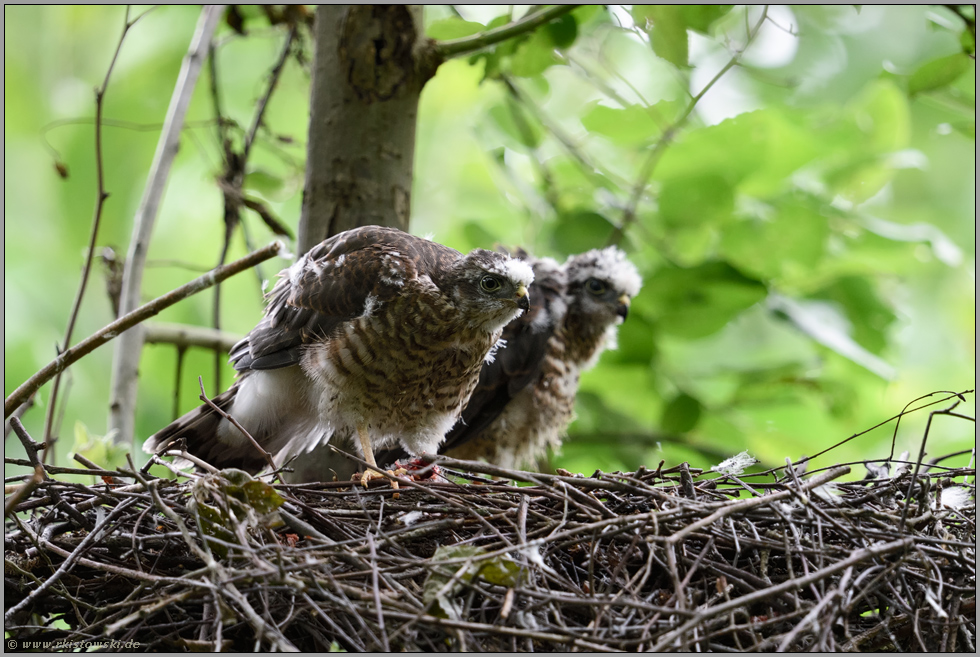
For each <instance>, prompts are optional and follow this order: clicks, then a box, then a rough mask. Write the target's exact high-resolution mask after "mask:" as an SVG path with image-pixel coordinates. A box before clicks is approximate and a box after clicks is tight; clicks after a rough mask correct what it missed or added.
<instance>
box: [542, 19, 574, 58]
mask: <svg viewBox="0 0 980 657" xmlns="http://www.w3.org/2000/svg"><path fill="white" fill-rule="evenodd" d="M541 29H542V30H543V31H544V35H545V36H546V37H547V38H548V39H549V40H550V41H551V44H552V45H553V46H554V47H555V48H559V49H565V48H568V47H569V46H571V45H572V44H573V43H575V39H576V38H577V37H578V22H577V21H576V20H575V16H573V15H572V14H571V13H568V14H565V15H564V16H561V17H559V18H558V19H557V20H553V21H551V22H550V23H548V24H546V25H544V26H543V27H542V28H541Z"/></svg>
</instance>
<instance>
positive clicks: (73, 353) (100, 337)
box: [3, 241, 283, 418]
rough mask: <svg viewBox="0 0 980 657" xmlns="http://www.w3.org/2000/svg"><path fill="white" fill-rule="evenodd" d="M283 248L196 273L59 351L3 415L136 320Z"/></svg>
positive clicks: (275, 246)
mask: <svg viewBox="0 0 980 657" xmlns="http://www.w3.org/2000/svg"><path fill="white" fill-rule="evenodd" d="M282 250H283V244H282V242H279V241H275V242H272V243H271V244H269V245H268V246H265V247H263V248H261V249H259V250H257V251H253V252H252V253H250V254H248V255H247V256H245V257H244V258H240V259H238V260H236V261H235V262H232V263H230V264H227V265H224V266H222V267H217V268H215V269H212V270H211V271H209V272H208V273H207V274H205V275H204V276H199V277H197V278H195V279H194V280H192V281H191V282H190V283H187V284H185V285H182V286H180V287H179V288H177V289H176V290H172V291H170V292H168V293H167V294H165V295H163V296H162V297H157V298H156V299H154V300H153V301H150V302H149V303H146V304H143V305H142V306H140V307H139V308H137V309H136V310H134V311H133V312H131V313H129V314H128V315H125V316H123V317H120V318H119V319H117V320H116V321H114V322H112V323H111V324H109V325H108V326H105V327H103V328H102V329H100V330H99V331H97V332H96V333H93V334H92V335H90V336H89V337H87V338H85V339H84V340H82V341H81V342H79V343H78V344H76V345H75V346H73V347H71V348H69V349H66V350H65V351H63V352H62V353H61V354H60V355H59V356H58V357H57V358H56V359H54V360H53V361H51V362H50V363H48V364H47V365H45V366H44V367H43V368H41V369H40V370H39V371H38V372H37V373H35V374H34V376H32V377H31V378H30V379H28V380H27V381H25V382H24V383H23V384H21V385H20V387H18V388H17V389H16V390H14V391H13V392H12V393H10V395H8V396H7V398H6V399H5V400H4V402H3V413H4V417H5V418H6V417H9V416H10V414H11V413H13V412H14V410H15V409H16V408H17V407H18V406H20V405H21V404H22V403H24V402H25V401H27V399H28V398H29V397H30V396H31V395H32V394H34V393H35V392H36V391H37V389H38V388H40V387H41V386H43V385H44V384H45V383H47V382H48V381H50V380H51V378H52V377H53V376H54V375H56V374H57V373H58V372H62V371H64V370H65V368H67V367H68V366H69V365H71V364H72V363H74V362H76V361H77V360H79V359H80V358H82V357H83V356H85V355H87V354H89V353H91V352H92V351H94V350H95V349H96V348H98V347H101V346H102V345H104V344H105V343H106V342H109V341H110V340H112V339H113V338H115V337H117V336H119V335H120V334H124V332H125V331H126V330H128V329H130V328H132V327H133V326H136V325H137V324H139V323H140V322H143V321H145V320H147V319H149V318H150V317H153V316H154V315H156V314H157V313H159V312H160V311H161V310H163V309H165V308H169V307H170V306H172V305H174V304H175V303H177V302H178V301H182V300H183V299H186V298H187V297H189V296H192V295H194V294H197V293H198V292H200V291H202V290H206V289H208V288H209V287H211V286H212V285H214V284H215V283H219V282H221V281H223V280H225V279H226V278H229V277H230V276H234V275H235V274H237V273H239V272H241V271H244V270H246V269H249V268H251V267H254V266H255V265H257V264H258V263H260V262H264V261H266V260H268V259H269V258H272V257H273V256H276V255H278V254H280V253H281V252H282Z"/></svg>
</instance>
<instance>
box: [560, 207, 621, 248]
mask: <svg viewBox="0 0 980 657" xmlns="http://www.w3.org/2000/svg"><path fill="white" fill-rule="evenodd" d="M613 230H614V226H613V225H612V224H611V223H610V222H609V220H608V219H606V218H605V217H603V216H602V215H601V214H599V213H597V212H592V211H590V210H578V211H573V212H569V213H566V214H562V215H561V216H560V217H559V218H558V222H557V223H556V224H555V227H554V230H553V232H552V235H551V243H552V245H554V248H555V250H557V251H559V252H561V253H565V254H571V253H582V252H583V251H588V250H589V249H595V248H598V247H602V246H605V245H606V244H607V243H608V241H609V237H610V236H611V235H612V232H613Z"/></svg>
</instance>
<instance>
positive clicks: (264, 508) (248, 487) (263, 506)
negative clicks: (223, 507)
mask: <svg viewBox="0 0 980 657" xmlns="http://www.w3.org/2000/svg"><path fill="white" fill-rule="evenodd" d="M242 496H243V497H244V498H245V502H247V503H248V505H249V506H251V507H252V508H253V509H255V510H256V511H258V512H259V513H272V512H273V511H275V510H276V509H278V508H279V507H281V506H282V505H283V504H285V502H286V500H284V499H283V498H282V495H280V494H279V493H278V492H277V491H276V489H275V488H273V487H272V486H270V485H269V484H267V483H266V482H264V481H259V480H256V481H250V482H248V483H247V484H245V485H244V486H242Z"/></svg>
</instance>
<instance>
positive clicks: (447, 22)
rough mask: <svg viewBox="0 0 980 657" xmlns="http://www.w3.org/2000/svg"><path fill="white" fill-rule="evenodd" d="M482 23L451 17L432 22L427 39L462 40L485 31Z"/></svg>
mask: <svg viewBox="0 0 980 657" xmlns="http://www.w3.org/2000/svg"><path fill="white" fill-rule="evenodd" d="M486 29H487V28H486V27H484V25H483V24H482V23H474V22H472V21H466V20H463V19H462V18H459V17H456V16H451V17H449V18H443V19H442V20H438V21H434V22H433V23H432V24H431V25H429V27H428V28H427V30H426V32H427V33H428V37H429V38H431V39H435V40H436V41H450V40H452V39H462V38H463V37H468V36H472V35H474V34H479V33H480V32H484V31H486Z"/></svg>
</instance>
